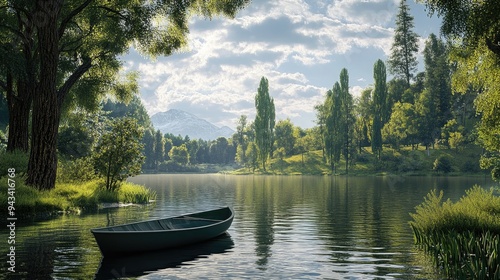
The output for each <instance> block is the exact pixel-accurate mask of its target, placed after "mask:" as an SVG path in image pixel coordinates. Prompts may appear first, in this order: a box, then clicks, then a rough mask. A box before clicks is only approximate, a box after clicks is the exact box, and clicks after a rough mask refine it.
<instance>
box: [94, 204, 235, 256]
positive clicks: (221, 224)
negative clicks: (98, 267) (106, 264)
mask: <svg viewBox="0 0 500 280" xmlns="http://www.w3.org/2000/svg"><path fill="white" fill-rule="evenodd" d="M233 218H234V213H233V211H232V210H231V208H229V207H224V208H220V209H214V210H210V211H204V212H197V213H191V214H184V215H180V216H176V217H169V218H164V219H156V220H149V221H142V222H137V223H130V224H123V225H117V226H110V227H102V228H95V229H92V230H91V232H92V233H93V234H94V237H95V240H96V242H97V245H98V246H99V249H100V250H101V253H102V254H103V255H104V256H110V255H125V254H133V253H138V252H146V251H155V250H162V249H167V248H173V247H179V246H185V245H188V244H193V243H197V242H201V241H205V240H208V239H212V238H214V237H217V236H219V235H221V234H223V233H224V232H226V230H227V229H228V228H229V227H230V226H231V223H232V222H233Z"/></svg>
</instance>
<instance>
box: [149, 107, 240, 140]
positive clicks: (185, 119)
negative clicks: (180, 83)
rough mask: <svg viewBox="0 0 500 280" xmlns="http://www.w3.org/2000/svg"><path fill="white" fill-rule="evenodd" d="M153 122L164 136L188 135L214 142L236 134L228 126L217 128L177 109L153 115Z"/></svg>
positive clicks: (192, 137)
mask: <svg viewBox="0 0 500 280" xmlns="http://www.w3.org/2000/svg"><path fill="white" fill-rule="evenodd" d="M151 122H152V123H153V126H154V127H155V129H159V130H160V131H161V132H162V133H163V134H165V133H172V134H173V135H176V136H177V135H181V136H183V137H184V136H186V135H187V136H189V138H190V139H200V138H201V139H203V140H214V139H217V138H218V137H221V136H222V137H226V138H229V137H231V136H232V135H233V134H234V130H232V129H231V128H229V127H227V126H223V127H217V126H215V125H213V124H212V123H210V122H208V121H206V120H204V119H201V118H199V117H197V116H195V115H193V114H190V113H188V112H185V111H182V110H176V109H170V110H168V111H166V112H160V113H156V114H154V115H152V116H151Z"/></svg>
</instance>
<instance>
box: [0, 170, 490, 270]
mask: <svg viewBox="0 0 500 280" xmlns="http://www.w3.org/2000/svg"><path fill="white" fill-rule="evenodd" d="M130 181H132V182H135V183H139V184H143V185H146V186H147V187H149V188H152V189H154V190H155V191H156V192H157V194H158V200H157V202H156V203H155V204H153V205H149V206H131V207H125V208H120V209H103V210H100V211H99V212H98V213H94V214H84V215H80V216H77V215H65V216H61V217H57V218H54V219H51V220H46V221H27V220H25V221H18V223H17V227H16V273H10V272H9V273H7V271H6V269H7V265H6V261H7V258H6V252H7V242H6V240H7V232H6V231H5V229H4V227H2V231H1V232H0V240H3V241H2V243H1V245H0V248H2V250H1V251H2V254H1V256H2V257H1V261H2V264H3V265H2V266H3V267H2V273H1V274H0V278H2V279H19V278H23V279H52V278H55V279H93V278H97V279H116V278H120V279H127V278H128V277H130V278H132V279H135V278H141V279H200V278H205V279H221V278H224V279H242V278H247V279H256V278H258V279H280V278H284V279H311V278H320V279H375V278H377V279H422V278H424V279H433V278H436V276H435V275H434V274H435V273H434V272H433V271H432V270H431V269H430V266H429V263H428V258H426V257H425V255H423V254H422V253H419V252H418V251H417V250H416V249H415V247H414V245H413V236H412V232H411V229H410V227H409V225H408V222H409V221H410V219H411V218H410V216H409V213H410V212H414V208H415V206H416V205H418V204H420V203H421V202H422V201H423V197H424V196H425V195H426V194H427V193H428V192H429V191H430V190H432V189H437V190H444V193H445V197H446V198H450V199H452V200H453V201H456V200H457V199H459V198H460V197H461V196H462V195H464V194H465V190H466V189H469V188H471V187H472V186H473V185H474V184H479V185H481V186H483V187H485V188H489V187H491V186H494V185H495V184H494V183H493V182H492V181H491V180H490V179H489V176H485V177H473V178H467V177H353V178H346V177H328V176H228V175H220V174H210V175H198V174H196V175H141V176H138V177H135V178H132V179H131V180H130ZM226 205H228V206H231V207H232V208H233V209H234V211H235V219H234V222H233V225H232V226H231V227H230V229H229V231H228V234H227V235H223V236H221V237H219V238H217V239H215V240H213V241H209V242H205V243H201V244H197V245H193V246H190V247H186V248H180V249H175V250H170V251H160V252H155V253H150V254H143V255H141V256H136V257H129V258H121V259H102V258H101V254H100V252H99V248H98V247H97V244H96V243H95V240H94V238H93V236H92V234H91V233H90V228H93V227H102V226H108V225H115V224H121V223H127V222H133V221H139V220H144V219H153V218H159V217H164V216H172V215H177V214H184V213H189V212H196V211H202V210H207V209H210V208H216V207H219V206H226ZM4 223H5V222H4Z"/></svg>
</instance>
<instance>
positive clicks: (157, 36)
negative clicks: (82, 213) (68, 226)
mask: <svg viewBox="0 0 500 280" xmlns="http://www.w3.org/2000/svg"><path fill="white" fill-rule="evenodd" d="M4 2H5V3H4V4H2V5H1V6H0V28H1V29H2V32H1V33H2V34H3V35H2V38H1V39H0V40H1V41H2V43H3V42H5V41H7V40H8V39H10V40H11V41H12V42H21V43H15V44H11V45H8V46H7V51H10V50H12V53H13V54H15V57H22V55H21V54H24V57H25V58H26V60H25V61H24V62H23V63H20V64H16V65H21V67H22V71H19V73H21V74H17V73H18V72H16V71H14V70H11V69H8V70H7V71H3V73H1V74H2V81H1V82H0V86H2V87H3V88H4V89H5V90H6V91H7V92H8V102H9V104H11V105H9V106H10V108H14V105H12V104H13V103H12V102H13V100H14V99H16V98H15V95H14V88H15V87H14V85H17V87H18V88H19V86H26V85H28V86H30V88H29V89H27V90H24V91H23V92H25V95H21V94H20V93H19V92H18V93H17V96H20V97H21V99H20V100H23V102H25V103H23V106H25V108H26V107H27V108H29V107H30V106H31V105H30V104H29V103H30V102H29V101H30V100H31V99H32V102H33V105H32V106H33V107H32V136H31V151H30V160H29V164H28V176H27V180H26V183H27V184H28V185H32V186H35V187H37V188H39V189H51V188H53V187H54V185H55V178H56V169H57V157H56V146H57V130H58V126H59V122H60V119H61V113H62V110H61V109H62V106H63V105H64V103H65V101H66V99H67V98H68V96H69V95H71V94H72V93H71V92H80V93H85V94H88V92H84V91H80V90H77V89H78V88H80V89H81V88H83V87H84V85H86V86H87V87H89V86H90V85H91V84H94V85H96V84H97V85H98V86H94V87H92V88H93V92H102V89H103V88H106V87H107V86H108V85H109V84H110V81H112V79H114V78H116V74H117V73H118V70H119V68H120V67H119V66H120V62H119V61H118V55H120V54H122V53H124V52H126V51H127V50H128V49H129V47H130V46H132V44H135V46H136V47H137V48H138V49H140V50H141V51H143V52H144V53H146V54H149V55H153V56H154V55H169V54H171V53H172V52H173V51H175V50H177V49H179V48H180V47H182V46H183V45H185V43H186V34H187V33H188V31H189V28H188V24H187V23H188V18H189V16H190V15H192V14H201V15H203V16H205V17H207V18H210V17H212V16H214V15H218V14H221V15H227V16H234V15H235V13H236V12H237V11H238V10H239V9H241V8H242V7H244V6H245V5H246V4H247V3H248V2H249V0H234V1H225V0H215V1H208V2H207V1H182V2H179V1H160V0H157V1H146V0H139V1H132V0H127V1H121V0H111V1H106V2H105V3H103V2H102V1H95V0H80V1H61V0H37V1H24V0H23V1H4ZM158 22H165V23H167V24H158ZM20 28H22V29H20ZM5 34H7V35H5ZM26 49H28V51H25V50H26ZM4 50H5V49H4ZM2 53H3V54H5V53H7V52H6V51H2ZM106 67H107V68H109V70H110V73H111V75H104V76H103V75H99V73H101V74H102V72H103V70H105V68H106ZM25 74H26V75H25ZM101 76H103V77H105V78H104V79H103V78H96V77H101ZM92 77H93V79H92ZM86 78H89V79H88V80H86ZM26 81H27V83H24V82H26ZM90 81H92V82H94V83H91V82H90ZM96 81H99V82H97V83H95V82H96ZM35 91H36V92H35ZM118 93H120V91H119V90H118ZM79 96H80V98H81V97H82V95H79ZM16 100H19V99H16ZM26 111H28V114H29V109H27V110H23V114H24V115H22V116H21V119H22V121H26ZM12 115H13V118H15V117H16V114H12ZM16 125H19V123H16ZM13 129H14V128H13ZM11 136H12V135H11Z"/></svg>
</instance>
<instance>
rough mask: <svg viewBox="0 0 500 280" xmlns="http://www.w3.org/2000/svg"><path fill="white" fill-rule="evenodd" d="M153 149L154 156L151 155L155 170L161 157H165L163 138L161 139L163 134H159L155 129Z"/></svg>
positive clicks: (161, 159)
mask: <svg viewBox="0 0 500 280" xmlns="http://www.w3.org/2000/svg"><path fill="white" fill-rule="evenodd" d="M154 141H155V145H154V147H155V150H154V156H153V165H154V168H155V169H156V170H158V166H159V165H160V163H161V162H162V161H163V158H164V157H165V140H164V139H163V135H162V134H161V131H160V130H157V131H156V134H155V139H154Z"/></svg>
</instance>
